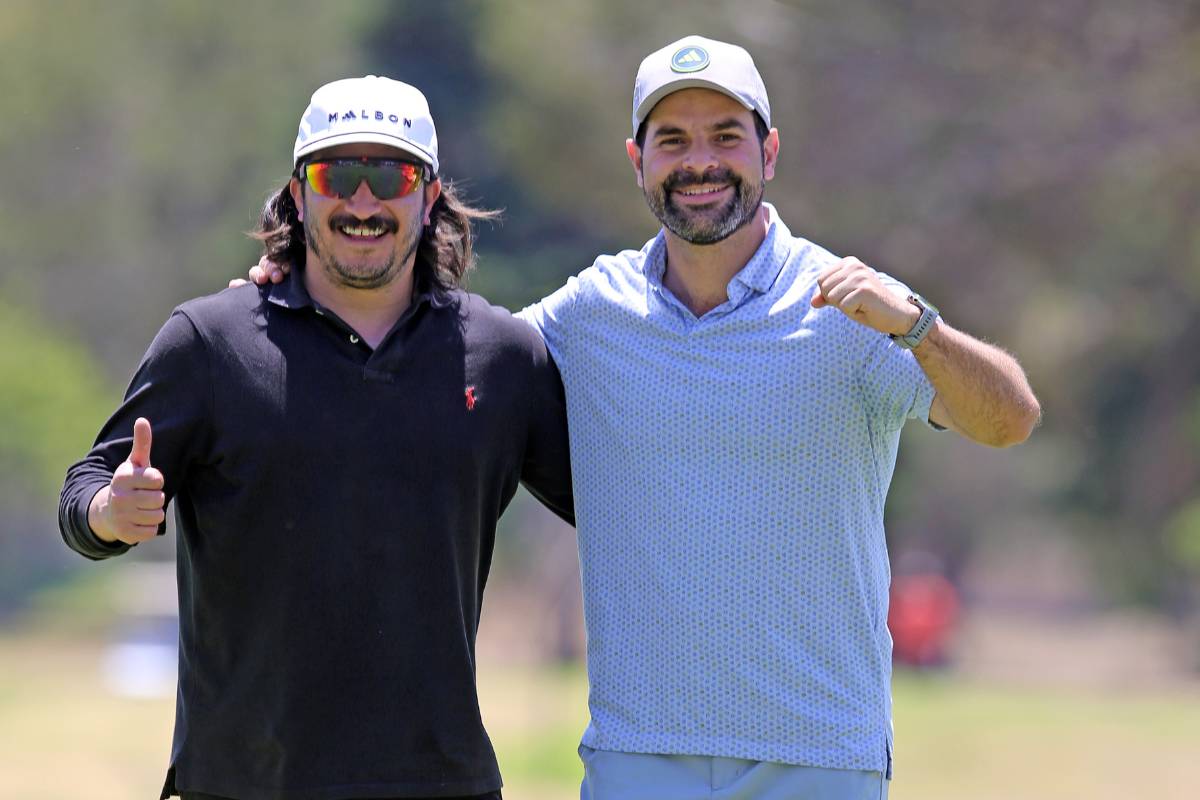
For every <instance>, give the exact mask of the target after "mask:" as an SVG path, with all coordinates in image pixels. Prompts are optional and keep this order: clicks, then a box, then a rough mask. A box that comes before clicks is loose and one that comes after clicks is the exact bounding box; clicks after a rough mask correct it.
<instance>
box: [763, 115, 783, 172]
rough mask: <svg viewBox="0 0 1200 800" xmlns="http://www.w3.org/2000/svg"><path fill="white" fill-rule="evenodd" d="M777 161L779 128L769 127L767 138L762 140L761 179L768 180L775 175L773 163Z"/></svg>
mask: <svg viewBox="0 0 1200 800" xmlns="http://www.w3.org/2000/svg"><path fill="white" fill-rule="evenodd" d="M778 161H779V129H778V128H771V132H770V133H768V134H767V138H766V139H765V140H763V180H764V181H769V180H771V179H772V178H774V177H775V164H776V162H778Z"/></svg>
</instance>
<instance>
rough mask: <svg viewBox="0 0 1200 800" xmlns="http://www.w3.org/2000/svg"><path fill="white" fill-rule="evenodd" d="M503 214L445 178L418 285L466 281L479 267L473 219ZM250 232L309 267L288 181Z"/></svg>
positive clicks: (281, 256) (422, 246) (424, 235)
mask: <svg viewBox="0 0 1200 800" xmlns="http://www.w3.org/2000/svg"><path fill="white" fill-rule="evenodd" d="M499 216H500V212H499V211H495V210H490V209H484V208H474V207H473V206H471V205H469V204H468V203H467V202H466V201H465V200H464V199H462V198H461V197H460V196H459V194H458V191H457V190H456V189H455V187H454V186H453V185H452V184H451V183H450V182H449V181H443V182H442V193H441V194H440V195H438V199H437V200H435V201H434V203H433V208H432V209H430V211H429V224H428V225H426V226H425V229H424V231H422V232H421V240H420V242H419V243H418V244H417V257H416V263H415V264H414V266H413V270H414V272H415V273H416V274H415V276H414V277H415V278H416V282H417V284H418V285H422V284H424V285H427V286H431V287H435V286H436V287H438V288H441V289H451V288H454V287H456V286H461V285H462V282H463V279H464V277H465V276H466V274H467V273H468V272H469V271H470V270H471V269H472V268H474V266H475V248H474V243H475V232H474V230H473V229H472V225H473V223H474V222H475V221H476V220H494V219H496V218H498V217H499ZM249 235H250V236H251V237H253V238H255V239H258V240H259V241H261V242H262V243H263V249H264V250H265V251H266V256H267V258H269V259H270V260H271V261H274V262H275V263H277V264H289V265H291V267H292V269H300V268H302V267H303V266H304V254H305V245H304V223H302V222H301V221H300V215H299V213H298V212H297V210H296V203H295V201H294V200H292V193H291V191H290V190H289V188H288V184H284V186H283V188H282V189H280V190H279V191H277V192H275V193H274V194H273V195H271V196H270V197H268V198H267V202H266V203H265V204H264V205H263V210H262V214H260V215H259V218H258V227H257V228H256V229H254V230H252V231H250V232H249Z"/></svg>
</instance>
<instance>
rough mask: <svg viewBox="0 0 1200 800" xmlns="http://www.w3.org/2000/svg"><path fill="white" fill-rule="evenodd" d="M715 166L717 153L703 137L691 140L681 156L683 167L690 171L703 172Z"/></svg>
mask: <svg viewBox="0 0 1200 800" xmlns="http://www.w3.org/2000/svg"><path fill="white" fill-rule="evenodd" d="M716 167H717V154H716V152H715V151H714V150H713V148H712V147H711V146H710V145H709V144H708V142H706V141H705V140H704V139H703V138H699V137H698V138H697V139H696V140H695V141H693V142H692V146H691V147H689V148H688V150H687V152H686V153H684V156H683V168H684V169H686V170H688V171H690V172H698V173H700V174H704V173H705V172H707V171H708V170H710V169H715V168H716Z"/></svg>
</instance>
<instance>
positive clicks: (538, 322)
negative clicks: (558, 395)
mask: <svg viewBox="0 0 1200 800" xmlns="http://www.w3.org/2000/svg"><path fill="white" fill-rule="evenodd" d="M581 288H582V285H581V283H580V281H579V278H577V277H574V276H572V277H570V278H568V279H567V282H566V283H565V284H564V285H563V286H562V288H560V289H558V290H557V291H555V292H554V293H552V294H550V295H548V296H546V297H544V298H542V299H541V300H539V301H538V302H536V303H534V304H533V305H530V306H526V307H525V308H523V309H521V311H520V312H518V313H517V315H516V316H518V317H520V318H521V319H523V320H525V321H526V322H528V323H529V324H530V325H532V326H533V327H534V328H536V329H537V330H538V333H540V334H541V335H542V339H544V340H545V342H546V349H547V350H549V351H550V355H551V356H552V357H553V358H554V361H555V362H556V363H557V364H558V368H559V370H560V371H561V370H563V369H564V368H565V366H566V358H567V330H568V324H567V319H568V317H569V316H570V314H571V310H572V309H573V308H574V306H575V303H576V301H577V300H578V298H579V293H580V291H581Z"/></svg>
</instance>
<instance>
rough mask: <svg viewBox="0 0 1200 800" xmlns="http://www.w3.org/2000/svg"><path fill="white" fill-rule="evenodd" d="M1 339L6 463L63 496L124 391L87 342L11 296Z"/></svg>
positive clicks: (30, 486)
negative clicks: (71, 472)
mask: <svg viewBox="0 0 1200 800" xmlns="http://www.w3.org/2000/svg"><path fill="white" fill-rule="evenodd" d="M0 342H3V343H4V346H3V347H2V348H0V375H3V376H4V380H3V381H2V382H0V419H3V420H4V425H2V426H0V470H3V472H4V473H5V474H7V475H10V476H13V478H14V480H15V482H19V483H20V484H22V485H23V486H24V488H25V489H27V490H31V491H35V492H36V493H37V495H38V496H39V497H41V498H43V499H48V498H52V497H55V496H56V495H57V493H58V490H59V488H61V486H62V480H63V476H64V475H65V474H66V471H67V466H68V465H69V464H71V462H73V461H76V460H78V459H79V457H80V456H82V455H83V453H84V452H85V451H86V449H87V446H88V443H90V442H91V441H92V439H93V438H94V437H95V435H96V431H97V430H98V429H99V428H100V425H101V423H103V422H104V420H105V418H106V417H107V416H108V415H109V413H111V410H112V408H113V406H114V403H115V402H116V400H118V399H119V395H118V393H117V392H116V391H114V390H113V387H112V385H111V383H110V382H109V380H108V379H107V377H106V376H105V374H104V372H103V371H102V370H101V369H99V367H98V366H97V365H96V363H95V361H94V359H93V358H92V356H91V354H90V353H88V351H87V349H86V348H84V347H83V346H82V345H81V344H80V343H79V342H77V341H75V340H73V339H71V338H68V337H64V336H62V335H60V334H56V333H54V332H53V330H52V329H51V328H50V326H48V325H47V324H46V323H45V321H44V320H41V319H39V318H37V317H35V316H34V315H32V314H31V313H29V312H28V311H25V310H23V309H20V308H16V307H13V306H11V305H10V304H8V303H6V302H4V301H3V300H0ZM10 487H11V485H10ZM7 499H9V500H12V499H13V498H7Z"/></svg>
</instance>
